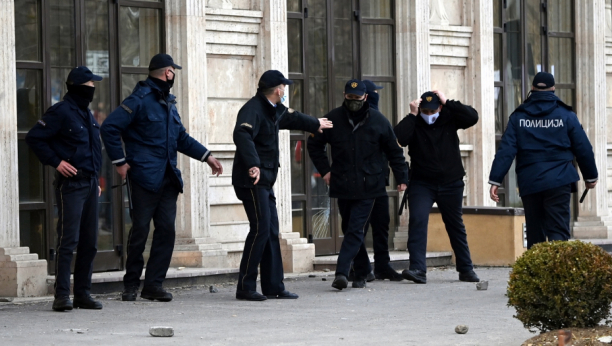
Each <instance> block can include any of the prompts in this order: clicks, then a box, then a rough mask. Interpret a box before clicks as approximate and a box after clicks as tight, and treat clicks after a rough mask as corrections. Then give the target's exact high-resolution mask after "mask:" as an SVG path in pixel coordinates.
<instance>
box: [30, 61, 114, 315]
mask: <svg viewBox="0 0 612 346" xmlns="http://www.w3.org/2000/svg"><path fill="white" fill-rule="evenodd" d="M101 80H102V77H100V76H97V75H94V74H93V73H92V72H91V71H90V70H89V69H88V68H87V67H85V66H79V67H76V68H74V69H72V70H71V71H70V73H69V74H68V79H67V80H66V86H67V88H68V92H67V93H66V95H65V96H64V101H60V102H58V103H56V104H55V105H53V106H52V107H50V108H49V109H48V110H47V112H46V113H45V114H44V115H43V117H42V119H41V120H39V121H38V122H37V123H36V125H34V127H33V128H32V129H31V130H30V132H28V134H27V136H26V138H25V139H26V143H28V145H29V146H30V148H32V151H33V152H34V153H35V154H36V156H37V157H38V159H39V160H40V162H42V163H43V164H44V165H49V166H51V167H54V168H55V169H56V172H55V181H54V186H55V200H56V203H57V212H58V221H57V247H56V253H57V255H56V259H55V300H54V301H53V310H55V311H65V310H72V308H73V307H75V308H81V309H102V304H100V302H98V301H95V300H94V299H92V298H91V296H90V293H89V292H90V289H91V273H92V271H93V260H94V257H95V256H96V252H97V251H98V250H97V242H98V197H99V196H100V186H99V182H98V172H99V171H100V166H101V165H102V153H101V143H100V125H99V124H98V122H97V121H96V119H94V117H93V114H91V111H90V110H89V108H88V107H89V103H90V102H91V101H92V100H93V96H94V92H95V90H96V88H95V87H94V82H99V81H101ZM75 248H76V250H77V256H76V260H75V265H74V302H71V301H70V296H69V295H70V263H71V262H72V254H73V252H74V250H75Z"/></svg>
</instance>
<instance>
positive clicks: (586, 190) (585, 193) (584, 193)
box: [580, 189, 590, 203]
mask: <svg viewBox="0 0 612 346" xmlns="http://www.w3.org/2000/svg"><path fill="white" fill-rule="evenodd" d="M589 190H590V189H584V192H583V193H582V196H580V203H582V201H584V198H585V197H586V195H587V192H589Z"/></svg>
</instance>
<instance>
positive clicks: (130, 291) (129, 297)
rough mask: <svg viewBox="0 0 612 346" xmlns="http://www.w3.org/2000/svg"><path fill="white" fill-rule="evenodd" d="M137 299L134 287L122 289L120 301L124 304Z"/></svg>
mask: <svg viewBox="0 0 612 346" xmlns="http://www.w3.org/2000/svg"><path fill="white" fill-rule="evenodd" d="M136 297H138V287H136V286H128V287H126V288H124V289H123V292H122V293H121V300H123V301H124V302H133V301H135V300H136Z"/></svg>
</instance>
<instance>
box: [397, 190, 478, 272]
mask: <svg viewBox="0 0 612 346" xmlns="http://www.w3.org/2000/svg"><path fill="white" fill-rule="evenodd" d="M464 185H465V184H464V183H463V180H457V181H455V182H452V183H448V184H443V185H439V184H430V183H426V182H423V181H415V180H413V181H411V182H410V186H409V187H408V210H409V212H410V217H409V221H408V252H409V253H410V269H412V270H414V269H418V270H422V271H427V264H426V250H427V224H428V223H429V212H430V211H431V207H432V206H433V204H434V203H437V204H438V209H439V210H440V213H441V214H442V221H444V225H445V226H446V232H447V233H448V238H449V239H450V243H451V247H452V248H453V252H454V253H455V258H456V262H457V271H459V272H468V271H470V270H473V268H474V267H473V265H472V259H471V257H470V249H469V248H468V243H467V233H466V232H465V226H464V225H463V217H462V216H463V207H462V205H463V188H464Z"/></svg>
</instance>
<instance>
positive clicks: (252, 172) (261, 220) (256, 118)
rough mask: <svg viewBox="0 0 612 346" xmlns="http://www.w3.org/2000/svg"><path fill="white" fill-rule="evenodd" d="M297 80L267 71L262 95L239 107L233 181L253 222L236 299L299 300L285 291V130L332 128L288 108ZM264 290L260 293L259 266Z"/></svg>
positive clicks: (260, 82)
mask: <svg viewBox="0 0 612 346" xmlns="http://www.w3.org/2000/svg"><path fill="white" fill-rule="evenodd" d="M290 84H293V82H292V81H291V80H289V79H286V78H285V76H283V74H282V73H281V72H279V71H276V70H269V71H266V72H265V73H264V74H263V75H262V76H261V78H260V79H259V85H258V88H257V94H256V95H255V96H254V97H253V98H251V99H250V100H249V101H248V102H247V103H246V104H245V105H244V106H242V108H241V109H240V111H239V112H238V118H237V119H236V126H235V127H234V143H235V144H236V156H235V157H234V167H233V170H232V184H233V185H234V191H235V192H236V196H237V197H238V199H240V200H241V201H242V203H243V206H244V210H245V211H246V213H247V216H248V218H249V223H250V230H249V234H248V235H247V238H246V241H245V243H244V251H243V253H242V259H241V261H240V274H239V276H238V287H237V290H236V299H241V300H252V301H262V300H266V299H268V298H273V299H297V298H298V295H297V294H295V293H291V292H289V291H287V290H285V285H284V284H283V262H282V258H281V252H280V243H279V240H278V232H279V229H278V215H277V211H276V197H275V196H274V190H273V189H272V188H273V186H274V182H275V181H276V176H277V173H278V167H279V149H278V131H279V129H290V130H303V131H308V132H317V131H321V130H322V129H326V128H331V126H332V125H331V122H329V121H327V119H324V118H322V119H317V118H314V117H311V116H308V115H306V114H302V113H300V112H296V111H295V110H293V109H291V108H286V107H285V106H284V105H283V102H284V101H286V96H285V92H286V91H285V86H286V85H290ZM258 266H260V270H261V291H262V293H263V294H260V293H259V292H257V282H256V281H257V267H258Z"/></svg>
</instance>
